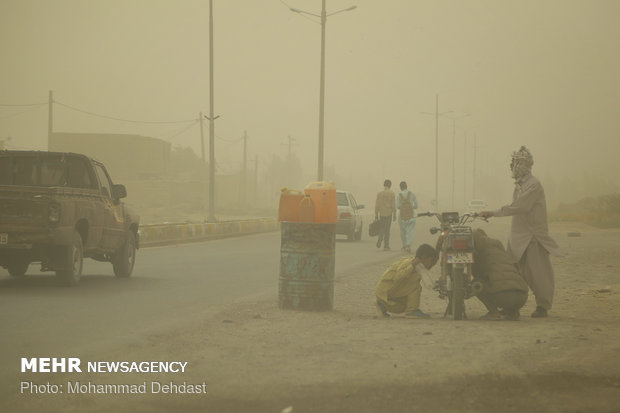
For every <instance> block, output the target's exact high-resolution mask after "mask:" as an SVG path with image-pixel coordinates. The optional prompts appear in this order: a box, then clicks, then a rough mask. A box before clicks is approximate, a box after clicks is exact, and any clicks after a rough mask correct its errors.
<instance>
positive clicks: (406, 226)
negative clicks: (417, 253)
mask: <svg viewBox="0 0 620 413" xmlns="http://www.w3.org/2000/svg"><path fill="white" fill-rule="evenodd" d="M400 191H401V192H400V193H399V194H398V196H397V197H396V209H398V210H399V211H400V212H399V214H398V225H399V227H400V240H401V242H402V244H403V247H402V250H403V251H405V252H408V253H411V244H412V243H413V232H414V231H415V222H416V217H415V210H416V209H418V200H417V199H416V196H415V194H414V193H413V192H411V191H409V190H408V189H407V182H405V181H402V182H401V183H400Z"/></svg>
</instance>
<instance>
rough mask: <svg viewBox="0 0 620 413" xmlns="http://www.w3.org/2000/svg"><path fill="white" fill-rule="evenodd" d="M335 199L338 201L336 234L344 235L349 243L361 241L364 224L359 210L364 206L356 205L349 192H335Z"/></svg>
mask: <svg viewBox="0 0 620 413" xmlns="http://www.w3.org/2000/svg"><path fill="white" fill-rule="evenodd" d="M336 198H337V199H338V222H337V223H336V234H343V235H346V236H347V238H348V239H349V241H359V240H361V239H362V228H363V227H364V222H363V220H362V215H361V214H360V209H363V208H364V205H362V204H358V203H357V201H356V200H355V198H354V197H353V194H352V193H351V192H347V191H336Z"/></svg>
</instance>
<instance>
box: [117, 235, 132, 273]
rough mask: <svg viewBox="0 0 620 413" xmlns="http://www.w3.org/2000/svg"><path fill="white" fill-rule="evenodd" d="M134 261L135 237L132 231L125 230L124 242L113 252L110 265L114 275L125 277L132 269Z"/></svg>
mask: <svg viewBox="0 0 620 413" xmlns="http://www.w3.org/2000/svg"><path fill="white" fill-rule="evenodd" d="M135 262H136V237H135V236H134V234H133V232H131V231H127V237H126V238H125V244H124V245H123V246H122V247H121V248H120V249H119V250H118V251H117V252H116V254H114V257H113V258H112V267H113V268H114V275H116V276H117V277H120V278H127V277H129V276H130V275H131V273H132V271H133V266H134V263H135Z"/></svg>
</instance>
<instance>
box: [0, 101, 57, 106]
mask: <svg viewBox="0 0 620 413" xmlns="http://www.w3.org/2000/svg"><path fill="white" fill-rule="evenodd" d="M42 105H47V102H43V103H24V104H20V105H16V104H11V103H0V106H42Z"/></svg>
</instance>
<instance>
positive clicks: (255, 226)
mask: <svg viewBox="0 0 620 413" xmlns="http://www.w3.org/2000/svg"><path fill="white" fill-rule="evenodd" d="M279 228H280V226H279V222H278V220H277V219H276V218H257V219H248V220H239V221H222V222H205V223H196V224H192V223H179V224H147V225H141V226H140V246H142V247H152V246H157V245H169V244H176V243H185V242H193V241H204V240H208V239H217V238H225V237H231V236H239V235H247V234H256V233H260V232H271V231H277V230H278V229H279Z"/></svg>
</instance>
